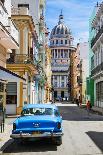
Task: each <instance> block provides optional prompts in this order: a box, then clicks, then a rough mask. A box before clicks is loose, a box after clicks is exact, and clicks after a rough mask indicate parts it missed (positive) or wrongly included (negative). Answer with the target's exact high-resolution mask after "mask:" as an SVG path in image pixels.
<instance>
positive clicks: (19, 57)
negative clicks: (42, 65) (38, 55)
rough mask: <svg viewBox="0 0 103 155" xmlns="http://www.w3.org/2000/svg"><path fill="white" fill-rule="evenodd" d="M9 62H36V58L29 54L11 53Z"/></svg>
mask: <svg viewBox="0 0 103 155" xmlns="http://www.w3.org/2000/svg"><path fill="white" fill-rule="evenodd" d="M7 64H35V58H34V57H33V55H28V54H14V55H13V54H11V56H10V58H9V59H8V60H7Z"/></svg>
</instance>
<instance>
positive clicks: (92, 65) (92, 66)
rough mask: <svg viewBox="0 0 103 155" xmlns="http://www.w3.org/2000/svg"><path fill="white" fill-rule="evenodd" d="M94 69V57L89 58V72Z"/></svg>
mask: <svg viewBox="0 0 103 155" xmlns="http://www.w3.org/2000/svg"><path fill="white" fill-rule="evenodd" d="M93 68H94V56H92V57H91V70H92V69H93Z"/></svg>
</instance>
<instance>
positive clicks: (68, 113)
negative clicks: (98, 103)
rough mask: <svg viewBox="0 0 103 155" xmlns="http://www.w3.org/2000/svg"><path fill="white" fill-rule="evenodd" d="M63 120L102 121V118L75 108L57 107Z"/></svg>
mask: <svg viewBox="0 0 103 155" xmlns="http://www.w3.org/2000/svg"><path fill="white" fill-rule="evenodd" d="M58 108H59V111H60V114H61V116H62V118H63V120H67V121H103V116H101V115H98V114H95V113H93V112H92V111H91V112H90V115H89V116H88V113H87V111H86V109H84V108H80V107H77V106H58Z"/></svg>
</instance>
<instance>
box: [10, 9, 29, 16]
mask: <svg viewBox="0 0 103 155" xmlns="http://www.w3.org/2000/svg"><path fill="white" fill-rule="evenodd" d="M11 14H12V15H29V12H28V8H27V7H13V8H11Z"/></svg>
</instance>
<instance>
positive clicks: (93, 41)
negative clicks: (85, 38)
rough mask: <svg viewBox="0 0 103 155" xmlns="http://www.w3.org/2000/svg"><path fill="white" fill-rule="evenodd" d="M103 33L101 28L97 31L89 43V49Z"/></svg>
mask: <svg viewBox="0 0 103 155" xmlns="http://www.w3.org/2000/svg"><path fill="white" fill-rule="evenodd" d="M102 33H103V26H102V27H101V28H100V29H99V31H98V33H97V34H96V36H95V38H93V39H92V41H91V48H92V47H93V46H94V44H95V43H96V42H97V40H98V39H99V38H100V36H101V34H102Z"/></svg>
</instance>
